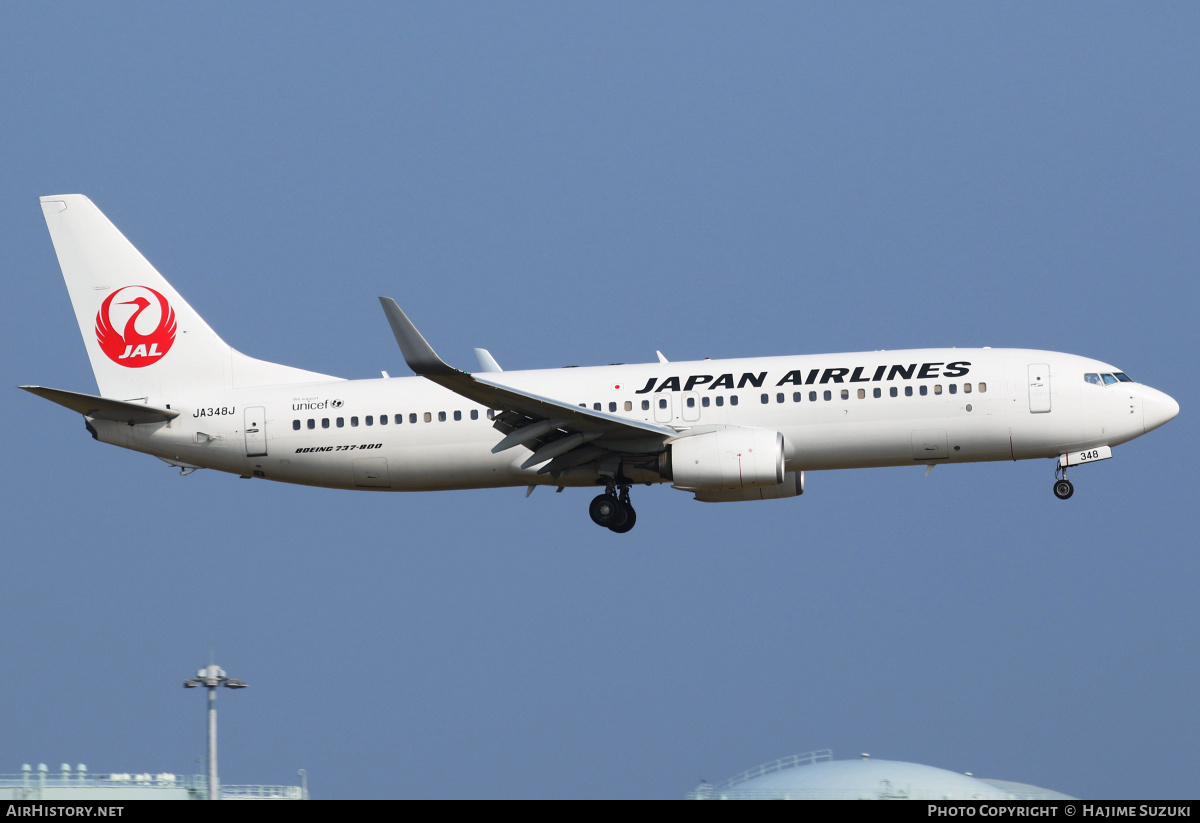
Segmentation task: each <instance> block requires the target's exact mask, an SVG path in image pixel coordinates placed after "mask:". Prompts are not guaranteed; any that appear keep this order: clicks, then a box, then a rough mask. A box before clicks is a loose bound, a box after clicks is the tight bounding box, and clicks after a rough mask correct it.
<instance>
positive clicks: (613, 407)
mask: <svg viewBox="0 0 1200 823" xmlns="http://www.w3.org/2000/svg"><path fill="white" fill-rule="evenodd" d="M608 410H609V411H610V412H615V411H616V410H617V404H616V403H609V404H608Z"/></svg>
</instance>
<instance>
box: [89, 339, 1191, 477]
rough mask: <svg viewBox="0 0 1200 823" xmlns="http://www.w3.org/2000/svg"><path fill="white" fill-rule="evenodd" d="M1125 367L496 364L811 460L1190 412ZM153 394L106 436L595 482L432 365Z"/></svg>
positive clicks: (1058, 357)
mask: <svg viewBox="0 0 1200 823" xmlns="http://www.w3.org/2000/svg"><path fill="white" fill-rule="evenodd" d="M1114 372H1117V370H1116V369H1114V368H1113V367H1112V366H1108V365H1106V364H1104V363H1101V362H1098V361H1095V360H1091V359H1088V358H1084V357H1078V356H1075V355H1070V354H1061V353H1056V352H1047V351H1034V350H1024V349H918V350H907V351H878V352H860V353H851V354H822V355H806V356H796V357H766V358H746V359H738V360H702V361H692V362H674V363H650V364H639V365H617V366H601V367H589V368H567V369H546V370H536V371H508V372H503V373H490V374H488V377H489V378H490V379H492V380H493V381H494V382H496V383H502V384H504V385H505V386H509V387H512V388H515V389H518V390H520V391H523V392H528V393H531V394H536V395H540V396H543V397H548V398H553V399H557V400H560V401H563V402H567V403H570V404H572V405H576V406H585V407H586V408H588V409H598V410H600V411H603V412H606V413H611V414H615V415H617V416H620V417H624V418H628V419H631V420H638V421H651V422H656V423H658V424H662V425H666V426H669V427H671V428H673V429H675V430H677V431H679V432H680V434H686V433H687V432H689V431H690V432H693V433H694V432H696V431H697V430H700V429H701V428H702V427H705V428H708V427H714V428H720V427H726V426H741V427H755V428H761V429H768V430H772V431H778V432H780V433H782V434H783V436H784V438H785V442H786V449H787V452H786V454H787V463H786V468H787V470H788V471H799V470H809V471H812V470H823V469H845V468H864V467H871V466H902V465H912V464H914V463H920V464H936V463H967V462H977V461H990V460H1020V459H1026V458H1035V457H1056V456H1058V455H1061V454H1064V453H1067V452H1072V451H1075V450H1081V449H1089V448H1092V447H1097V446H1115V445H1118V444H1120V443H1124V442H1126V441H1128V440H1130V439H1132V438H1135V437H1138V436H1140V435H1141V434H1144V433H1145V432H1147V431H1149V430H1150V429H1152V428H1155V427H1157V426H1159V425H1162V423H1164V422H1166V421H1167V420H1169V419H1170V418H1171V417H1172V416H1174V414H1175V412H1176V411H1177V410H1178V406H1177V405H1176V404H1175V403H1174V401H1173V400H1171V399H1170V398H1169V397H1167V396H1166V395H1165V394H1163V393H1162V392H1159V391H1157V390H1155V389H1152V388H1149V387H1148V386H1144V385H1141V384H1138V383H1133V382H1119V383H1115V384H1112V385H1104V384H1097V383H1093V382H1087V381H1085V377H1084V376H1085V374H1087V373H1107V374H1111V373H1114ZM146 402H148V403H149V404H151V405H156V406H169V407H170V408H171V409H173V410H176V411H178V412H180V415H179V416H178V417H176V418H174V419H173V420H170V421H167V422H164V423H159V424H154V425H145V424H143V425H137V426H131V425H126V424H123V423H115V422H106V421H103V420H92V421H91V423H90V425H91V426H92V427H93V429H94V431H95V433H96V436H97V437H98V439H100V440H102V441H104V442H107V443H112V444H114V445H119V446H123V447H126V448H130V449H134V450H137V451H142V452H146V453H149V454H153V455H156V456H158V457H161V458H163V459H165V460H167V461H169V462H172V463H176V464H179V465H183V466H196V467H203V468H212V469H217V470H220V471H226V472H232V473H235V474H239V475H246V476H254V477H264V478H267V479H270V480H279V481H283V482H288V483H302V484H307V485H313V486H327V487H333V488H344V489H373V490H379V491H421V490H436V489H464V488H485V487H495V486H516V485H531V484H549V485H559V486H563V485H593V484H595V483H596V482H597V481H598V477H597V475H596V473H595V472H594V470H592V469H579V470H569V471H567V472H565V473H563V474H560V475H559V476H557V477H552V476H550V475H548V474H538V471H537V470H538V467H537V466H531V467H529V468H521V464H522V463H523V462H524V461H525V460H526V458H528V457H529V455H530V449H529V448H527V447H523V446H522V447H516V448H512V449H508V450H506V451H501V452H499V453H495V454H494V453H492V447H493V446H495V445H496V444H497V443H498V442H499V441H500V440H501V438H502V437H503V433H502V432H500V431H497V429H495V428H493V424H492V420H491V419H490V414H489V410H488V409H487V408H485V407H482V406H478V405H476V404H474V403H473V402H471V401H469V400H466V399H464V398H463V397H461V396H459V395H458V394H455V393H453V392H451V391H448V390H447V389H444V388H442V387H441V386H439V385H437V384H435V383H433V382H431V381H429V380H427V379H426V378H423V377H404V378H380V379H373V380H335V381H331V382H326V383H306V384H303V385H296V386H268V387H259V388H248V389H239V390H232V391H228V392H214V391H205V392H203V393H202V394H191V395H184V394H181V395H179V396H171V397H165V396H163V397H149V398H147V399H146ZM385 421H386V422H385ZM660 450H661V448H660ZM627 451H637V449H636V448H630V449H627ZM636 462H637V461H629V462H628V464H627V465H625V466H623V470H624V472H625V475H626V476H627V477H629V478H630V480H632V481H634V482H663V479H662V478H661V477H659V476H658V475H656V474H654V473H653V472H651V471H647V470H645V469H639V468H637V467H636V466H635V465H634V463H636ZM643 465H645V464H644V463H643Z"/></svg>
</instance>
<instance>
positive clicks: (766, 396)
mask: <svg viewBox="0 0 1200 823" xmlns="http://www.w3.org/2000/svg"><path fill="white" fill-rule="evenodd" d="M762 402H763V405H766V404H767V403H770V402H771V396H770V395H769V394H764V395H763V396H762Z"/></svg>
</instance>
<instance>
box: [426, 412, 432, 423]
mask: <svg viewBox="0 0 1200 823" xmlns="http://www.w3.org/2000/svg"><path fill="white" fill-rule="evenodd" d="M424 419H425V422H426V423H432V422H433V412H425V414H424Z"/></svg>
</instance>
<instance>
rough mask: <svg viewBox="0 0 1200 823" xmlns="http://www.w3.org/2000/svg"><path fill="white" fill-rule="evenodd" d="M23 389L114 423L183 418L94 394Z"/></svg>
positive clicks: (150, 407)
mask: <svg viewBox="0 0 1200 823" xmlns="http://www.w3.org/2000/svg"><path fill="white" fill-rule="evenodd" d="M19 388H22V389H24V390H25V391H27V392H29V393H30V394H36V395H37V396H38V397H44V398H46V399H47V400H49V401H50V402H51V403H57V404H58V405H60V406H65V407H66V408H68V409H70V410H71V411H76V412H79V413H80V414H82V415H85V416H87V417H92V418H95V419H96V420H112V421H114V422H116V423H128V424H130V425H131V426H132V425H133V424H135V423H165V422H166V421H168V420H171V419H172V418H175V417H178V416H179V412H177V411H175V410H174V409H160V408H157V407H155V406H146V405H143V404H141V403H127V402H125V401H124V400H110V399H109V398H107V397H96V396H95V395H91V394H80V393H79V392H73V391H64V390H62V389H47V388H46V387H44V386H20V387H19Z"/></svg>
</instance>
